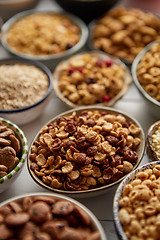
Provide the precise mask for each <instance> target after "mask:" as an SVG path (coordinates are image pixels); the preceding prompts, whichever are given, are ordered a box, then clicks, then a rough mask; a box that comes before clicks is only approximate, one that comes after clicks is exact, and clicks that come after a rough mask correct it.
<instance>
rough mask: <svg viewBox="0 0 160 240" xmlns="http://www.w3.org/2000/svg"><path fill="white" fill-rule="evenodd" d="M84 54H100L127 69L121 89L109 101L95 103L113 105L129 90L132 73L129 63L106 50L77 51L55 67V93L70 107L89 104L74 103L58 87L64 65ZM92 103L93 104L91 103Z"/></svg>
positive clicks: (101, 56)
mask: <svg viewBox="0 0 160 240" xmlns="http://www.w3.org/2000/svg"><path fill="white" fill-rule="evenodd" d="M84 54H89V55H90V56H93V57H94V56H99V57H100V58H101V59H112V60H113V61H114V63H115V64H117V65H119V66H121V67H123V68H124V70H125V79H124V86H123V88H122V89H121V91H120V92H119V93H118V94H116V95H115V96H114V97H113V98H112V99H111V100H110V101H109V102H106V103H105V102H101V103H97V104H96V103H95V104H94V105H97V106H108V107H110V106H113V105H114V104H115V103H116V102H117V101H118V100H119V99H120V98H122V97H123V96H124V94H125V93H126V92H127V91H128V89H129V87H130V85H131V83H132V76H131V74H130V71H129V68H128V67H127V65H126V64H125V63H124V62H122V61H121V60H120V59H119V58H117V57H115V56H112V55H110V54H107V53H105V52H102V51H99V50H89V51H83V52H81V53H77V54H75V55H74V56H71V57H70V58H68V59H67V60H64V61H61V62H60V63H59V64H57V66H56V67H55V69H54V71H53V80H54V81H53V89H54V92H55V94H56V95H57V97H58V98H59V99H60V100H61V101H62V102H65V103H66V104H67V105H68V106H69V107H72V108H76V107H85V106H87V105H78V104H75V103H73V102H72V101H71V100H69V99H68V98H66V97H65V96H64V95H63V93H62V92H61V91H60V89H59V87H58V83H59V76H60V73H61V70H63V67H66V66H68V65H69V62H70V60H73V59H75V60H76V59H79V58H81V56H83V55H84ZM90 105H91V104H90Z"/></svg>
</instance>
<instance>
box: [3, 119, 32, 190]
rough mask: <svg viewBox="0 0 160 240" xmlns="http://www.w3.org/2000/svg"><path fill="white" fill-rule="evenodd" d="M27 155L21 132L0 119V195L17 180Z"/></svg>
mask: <svg viewBox="0 0 160 240" xmlns="http://www.w3.org/2000/svg"><path fill="white" fill-rule="evenodd" d="M27 153H28V143H27V139H26V137H25V135H24V133H23V131H22V130H21V129H20V128H19V127H18V126H17V125H16V124H14V123H12V122H10V121H9V120H6V119H4V118H1V117H0V193H1V192H3V191H5V190H6V189H7V188H9V187H10V185H11V184H12V183H13V182H14V181H15V180H16V179H17V177H18V176H19V174H20V172H21V170H22V168H23V166H24V162H25V160H26V158H27Z"/></svg>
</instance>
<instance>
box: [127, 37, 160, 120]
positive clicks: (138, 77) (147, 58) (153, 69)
mask: <svg viewBox="0 0 160 240" xmlns="http://www.w3.org/2000/svg"><path fill="white" fill-rule="evenodd" d="M159 55H160V43H159V42H156V41H154V42H152V43H150V44H149V45H147V46H146V47H145V48H144V49H143V50H142V51H141V52H140V53H139V54H138V55H137V57H136V58H135V60H134V62H133V64H132V76H133V80H134V83H135V85H136V87H137V89H138V90H139V92H140V93H141V95H142V96H143V99H144V100H145V102H146V103H147V107H148V109H149V111H150V112H151V113H152V114H153V115H154V116H156V117H157V118H158V119H159V117H160V82H159V77H160V61H159V57H158V56H159Z"/></svg>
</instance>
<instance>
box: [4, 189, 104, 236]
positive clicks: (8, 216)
mask: <svg viewBox="0 0 160 240" xmlns="http://www.w3.org/2000/svg"><path fill="white" fill-rule="evenodd" d="M6 209H7V210H8V211H7V212H6ZM18 210H20V211H18ZM0 213H1V215H2V217H3V219H4V221H1V223H0V230H1V238H2V239H11V238H12V239H13V238H14V239H23V237H24V236H25V239H48V240H51V239H55V240H63V239H90V240H93V239H96V240H106V239H107V238H106V236H105V233H104V230H103V227H102V226H101V224H100V222H99V220H98V219H97V218H96V216H95V215H94V214H93V213H92V212H91V211H90V210H89V209H88V208H86V207H85V206H84V205H82V204H81V203H79V202H78V201H76V200H74V199H72V198H69V197H66V196H62V195H60V194H55V193H54V194H53V193H42V192H40V193H30V194H24V195H20V196H18V197H14V198H11V199H8V200H6V201H4V202H3V203H1V204H0ZM4 230H5V231H4ZM6 236H7V238H6Z"/></svg>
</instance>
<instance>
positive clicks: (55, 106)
mask: <svg viewBox="0 0 160 240" xmlns="http://www.w3.org/2000/svg"><path fill="white" fill-rule="evenodd" d="M141 1H142V0H141ZM153 1H154V0H153ZM126 2H127V1H126V0H125V1H122V2H121V3H122V4H124V3H125V4H126ZM132 2H134V3H135V1H132ZM127 4H128V2H127ZM36 8H37V9H43V10H49V9H53V10H59V9H60V7H59V6H58V5H57V4H56V3H55V2H54V1H52V0H41V1H40V2H39V3H38V5H37V6H36ZM5 57H9V54H8V53H7V52H6V51H5V50H4V49H3V48H2V46H0V58H5ZM113 107H114V108H115V109H118V110H122V111H124V112H125V113H127V114H129V115H130V116H133V117H134V118H135V119H136V120H137V121H139V123H140V124H141V125H142V127H143V130H144V133H145V135H146V133H147V130H148V128H149V126H150V125H151V124H153V123H154V122H155V121H157V120H159V119H156V118H155V117H154V116H152V115H151V113H150V112H149V111H148V109H147V106H146V104H145V102H144V100H143V98H142V97H141V96H140V94H139V92H138V90H137V89H136V87H135V86H134V84H133V83H132V85H131V87H130V88H129V90H128V92H127V94H126V95H125V96H124V97H123V98H122V99H121V100H119V101H118V102H117V103H116V104H115V105H114V106H113ZM66 110H68V107H67V106H66V105H65V104H63V103H62V102H61V101H60V100H59V99H58V98H57V97H56V96H55V95H54V93H53V96H52V98H51V100H50V102H49V104H48V105H47V107H46V109H45V111H44V112H43V114H42V115H41V116H40V117H39V118H38V119H36V120H34V121H33V122H31V123H29V124H26V125H23V126H20V127H21V129H22V130H23V131H24V133H25V135H26V137H27V139H28V143H29V144H30V143H31V141H32V139H33V138H34V136H35V135H36V133H37V132H38V130H39V129H40V128H41V127H42V126H43V125H44V124H45V123H46V122H48V121H49V120H50V119H51V118H53V117H54V116H56V115H57V114H59V113H62V112H64V111H66ZM148 161H149V159H148V157H147V154H146V153H145V155H144V157H143V160H142V162H141V164H140V165H143V164H144V163H146V162H148ZM116 188H117V186H116V187H115V188H114V189H112V190H110V191H109V192H107V193H105V194H103V195H100V196H97V197H92V198H86V199H78V201H80V202H81V203H83V204H84V205H85V206H86V207H88V208H89V209H90V210H91V211H92V212H93V213H94V214H95V215H96V217H97V218H98V219H99V220H100V222H101V224H102V226H103V228H104V230H105V233H106V236H107V239H108V240H117V239H118V237H117V235H116V232H115V228H114V223H113V214H112V204H113V197H114V194H115V191H116ZM44 191H47V190H44V189H42V188H41V187H40V186H39V185H37V184H36V183H35V182H34V181H33V180H32V178H31V177H30V175H29V173H28V170H27V163H25V166H24V168H23V169H22V172H21V174H20V176H19V177H18V178H17V180H16V181H15V182H14V183H13V184H12V185H11V186H10V188H9V189H8V190H7V191H5V192H3V193H1V194H0V202H2V201H4V200H6V199H9V198H11V197H14V196H18V195H21V194H24V193H32V192H44Z"/></svg>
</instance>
